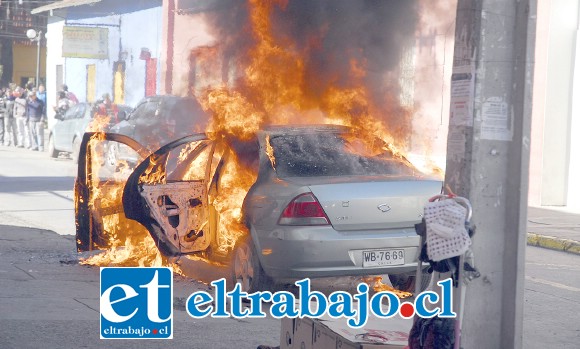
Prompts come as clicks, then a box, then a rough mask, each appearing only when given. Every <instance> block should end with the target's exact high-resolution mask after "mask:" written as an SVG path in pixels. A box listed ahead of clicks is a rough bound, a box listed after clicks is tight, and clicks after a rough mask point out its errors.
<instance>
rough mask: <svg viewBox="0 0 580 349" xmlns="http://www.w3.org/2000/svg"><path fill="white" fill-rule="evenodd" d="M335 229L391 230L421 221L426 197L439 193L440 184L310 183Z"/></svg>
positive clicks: (405, 181)
mask: <svg viewBox="0 0 580 349" xmlns="http://www.w3.org/2000/svg"><path fill="white" fill-rule="evenodd" d="M309 188H310V190H311V191H312V193H313V194H314V195H315V196H316V198H317V199H318V201H319V202H320V204H321V205H322V207H323V209H324V211H325V212H326V214H327V215H328V218H329V220H330V222H331V224H332V226H333V227H334V229H336V230H339V231H341V230H345V231H347V230H362V229H395V228H407V227H413V225H414V224H415V223H418V222H420V221H421V218H422V215H423V207H424V206H425V203H427V201H428V200H429V198H430V197H432V196H434V195H437V194H440V193H441V181H438V180H419V179H416V178H412V177H411V178H398V179H389V180H380V181H379V180H374V181H358V182H334V183H326V184H311V185H309Z"/></svg>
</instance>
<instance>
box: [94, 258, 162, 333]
mask: <svg viewBox="0 0 580 349" xmlns="http://www.w3.org/2000/svg"><path fill="white" fill-rule="evenodd" d="M100 295H101V296H100V312H101V339H107V338H121V339H127V338H133V339H135V338H136V339H141V338H163V339H170V338H173V270H172V269H171V268H101V293H100Z"/></svg>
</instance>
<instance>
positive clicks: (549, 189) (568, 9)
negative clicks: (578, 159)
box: [534, 0, 580, 206]
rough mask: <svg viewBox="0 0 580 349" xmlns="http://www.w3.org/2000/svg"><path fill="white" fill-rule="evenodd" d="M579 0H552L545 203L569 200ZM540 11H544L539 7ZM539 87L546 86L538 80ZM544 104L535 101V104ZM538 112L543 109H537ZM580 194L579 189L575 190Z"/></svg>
mask: <svg viewBox="0 0 580 349" xmlns="http://www.w3.org/2000/svg"><path fill="white" fill-rule="evenodd" d="M578 6H579V5H578V2H575V1H568V0H552V1H551V6H550V11H549V32H548V39H547V46H546V49H547V61H546V70H545V72H546V80H545V109H544V132H543V159H542V160H543V161H542V180H541V181H542V185H541V187H542V189H541V201H540V202H541V204H542V205H556V206H565V205H567V203H568V197H569V195H568V193H569V188H568V181H569V169H570V159H571V154H577V153H578V151H580V149H571V139H572V138H573V137H577V135H576V134H574V133H571V125H572V119H573V117H574V118H576V117H577V116H575V115H572V91H573V86H574V64H575V62H574V61H575V54H576V32H577V29H578ZM538 13H539V14H541V12H539V11H538ZM534 87H535V88H538V89H543V86H540V85H539V84H538V83H536V84H534ZM536 107H538V108H540V107H541V105H534V108H536ZM536 112H540V113H541V112H542V111H541V110H539V111H538V110H536ZM571 194H572V195H577V193H571Z"/></svg>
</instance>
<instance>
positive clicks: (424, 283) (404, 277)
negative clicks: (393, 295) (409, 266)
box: [389, 268, 431, 293]
mask: <svg viewBox="0 0 580 349" xmlns="http://www.w3.org/2000/svg"><path fill="white" fill-rule="evenodd" d="M427 270H428V269H427V268H426V269H423V273H422V276H421V292H423V291H425V290H426V289H427V287H429V283H430V282H431V274H430V273H429V272H428V271H427ZM415 279H416V274H415V272H413V273H405V274H395V275H389V280H390V281H391V284H392V285H393V287H395V288H396V289H398V290H401V291H405V292H411V293H414V292H415Z"/></svg>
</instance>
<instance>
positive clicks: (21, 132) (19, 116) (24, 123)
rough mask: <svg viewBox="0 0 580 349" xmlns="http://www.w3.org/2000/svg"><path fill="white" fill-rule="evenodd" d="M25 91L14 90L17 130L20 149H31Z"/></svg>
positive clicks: (20, 89) (18, 88)
mask: <svg viewBox="0 0 580 349" xmlns="http://www.w3.org/2000/svg"><path fill="white" fill-rule="evenodd" d="M23 93H24V90H23V89H22V88H20V87H17V88H16V90H14V118H15V119H16V128H17V130H18V148H24V147H26V148H29V149H30V146H31V141H30V129H29V128H28V117H27V116H26V96H25V95H23Z"/></svg>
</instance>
